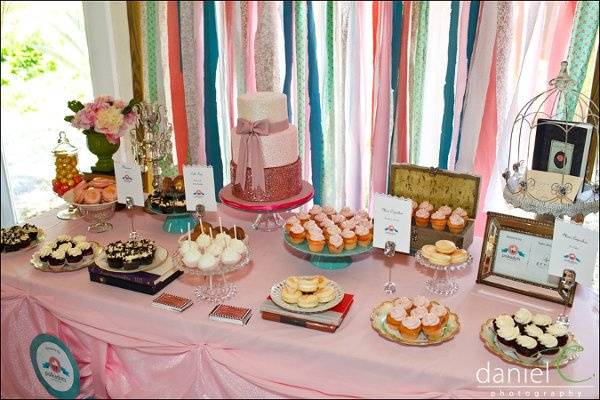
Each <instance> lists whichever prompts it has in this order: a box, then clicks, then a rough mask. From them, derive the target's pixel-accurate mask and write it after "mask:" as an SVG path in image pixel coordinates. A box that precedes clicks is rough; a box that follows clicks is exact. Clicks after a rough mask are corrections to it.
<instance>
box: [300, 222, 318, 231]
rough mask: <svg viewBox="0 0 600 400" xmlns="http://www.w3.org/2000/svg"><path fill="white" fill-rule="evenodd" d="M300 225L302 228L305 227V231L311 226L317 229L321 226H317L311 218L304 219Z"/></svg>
mask: <svg viewBox="0 0 600 400" xmlns="http://www.w3.org/2000/svg"><path fill="white" fill-rule="evenodd" d="M301 225H302V227H303V228H304V229H306V230H307V231H310V230H311V229H313V228H316V229H319V230H321V228H319V226H318V225H317V223H316V222H315V221H313V220H312V219H311V220H309V221H306V222H305V223H303V224H301Z"/></svg>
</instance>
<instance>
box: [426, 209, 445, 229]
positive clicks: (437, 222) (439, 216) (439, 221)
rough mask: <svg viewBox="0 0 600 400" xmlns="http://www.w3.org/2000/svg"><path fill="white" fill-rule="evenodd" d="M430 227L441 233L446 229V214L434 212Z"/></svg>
mask: <svg viewBox="0 0 600 400" xmlns="http://www.w3.org/2000/svg"><path fill="white" fill-rule="evenodd" d="M430 219H431V227H432V228H433V229H435V230H436V231H443V230H444V229H446V214H444V213H443V212H441V211H436V212H434V213H433V214H431V217H430Z"/></svg>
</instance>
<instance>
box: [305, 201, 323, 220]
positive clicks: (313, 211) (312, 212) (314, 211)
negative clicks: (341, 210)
mask: <svg viewBox="0 0 600 400" xmlns="http://www.w3.org/2000/svg"><path fill="white" fill-rule="evenodd" d="M321 212H323V208H321V206H320V205H318V204H315V205H314V206H312V207H311V209H310V210H308V214H309V215H310V216H311V217H313V218H314V216H315V215H317V214H319V213H321Z"/></svg>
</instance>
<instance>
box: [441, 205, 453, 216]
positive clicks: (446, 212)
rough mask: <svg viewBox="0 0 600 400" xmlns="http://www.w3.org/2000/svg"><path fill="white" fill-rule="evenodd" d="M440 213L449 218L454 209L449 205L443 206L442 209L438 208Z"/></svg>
mask: <svg viewBox="0 0 600 400" xmlns="http://www.w3.org/2000/svg"><path fill="white" fill-rule="evenodd" d="M438 211H439V212H441V213H443V214H444V215H445V216H446V217H449V216H450V214H452V208H450V207H448V205H447V204H445V205H443V206H441V207H440V208H438Z"/></svg>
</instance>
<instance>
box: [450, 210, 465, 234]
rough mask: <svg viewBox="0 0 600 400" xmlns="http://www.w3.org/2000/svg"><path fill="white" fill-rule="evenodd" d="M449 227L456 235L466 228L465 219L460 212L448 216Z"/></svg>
mask: <svg viewBox="0 0 600 400" xmlns="http://www.w3.org/2000/svg"><path fill="white" fill-rule="evenodd" d="M448 229H449V230H450V232H452V233H454V234H455V235H458V234H460V233H461V232H462V231H463V229H465V220H464V219H463V218H462V217H461V216H460V215H458V214H452V215H451V216H450V218H448Z"/></svg>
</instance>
